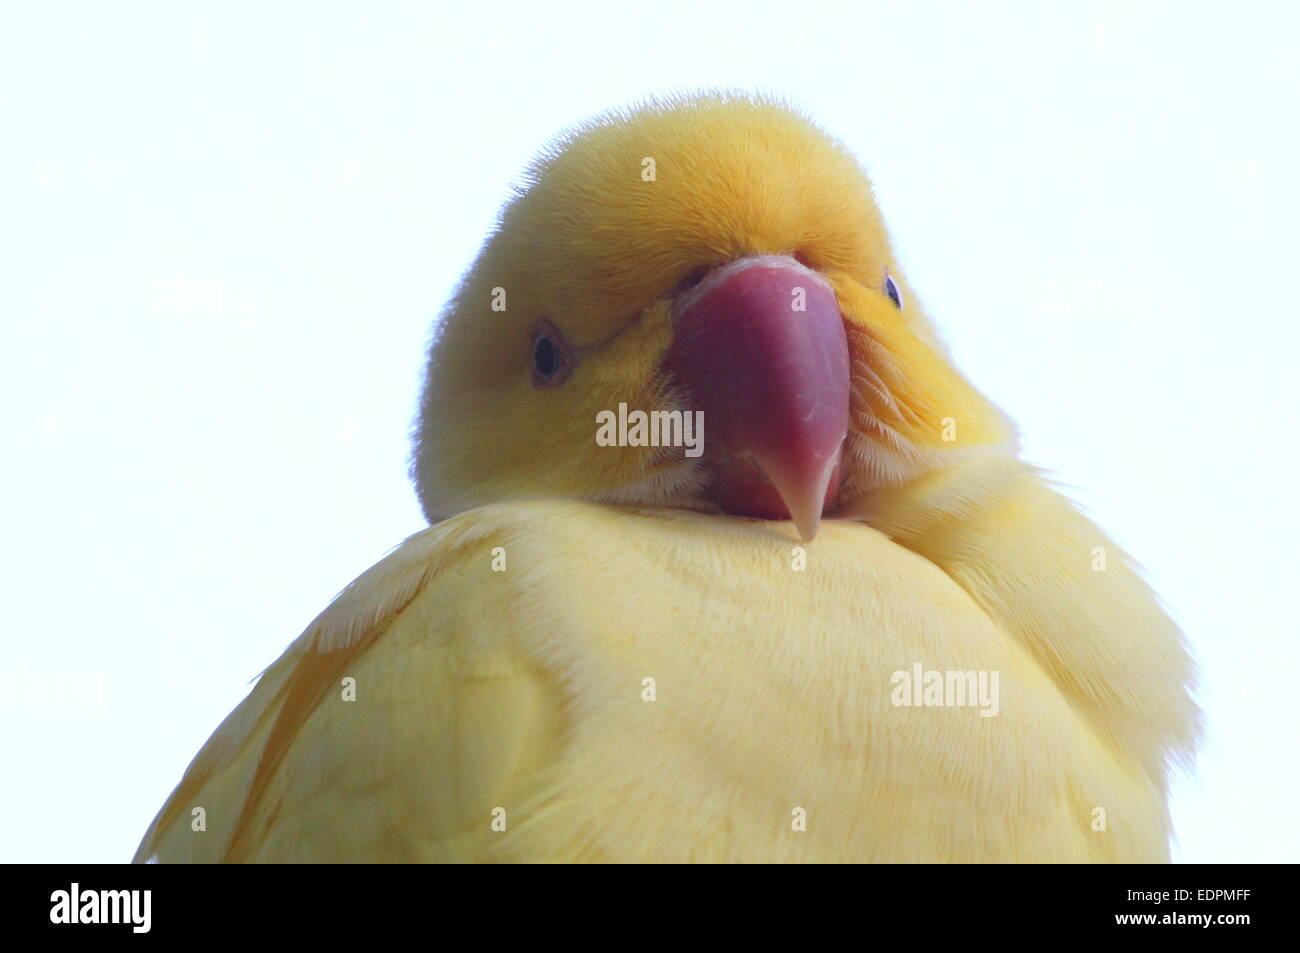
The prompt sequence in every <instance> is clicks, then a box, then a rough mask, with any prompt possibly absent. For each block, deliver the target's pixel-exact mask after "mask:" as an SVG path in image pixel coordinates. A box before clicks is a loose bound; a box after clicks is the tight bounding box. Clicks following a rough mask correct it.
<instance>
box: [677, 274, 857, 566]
mask: <svg viewBox="0 0 1300 953" xmlns="http://www.w3.org/2000/svg"><path fill="white" fill-rule="evenodd" d="M668 368H669V370H670V371H671V372H672V373H673V375H674V377H675V378H676V380H677V382H678V384H679V385H681V386H682V387H683V388H684V389H685V391H686V396H687V399H688V401H689V406H690V409H692V410H698V411H703V413H704V452H703V460H704V464H705V466H706V467H707V469H708V471H709V474H710V477H711V482H710V485H709V488H708V491H707V493H708V496H709V499H710V500H712V502H714V503H716V504H717V505H718V506H719V507H720V508H721V509H722V510H723V511H724V512H727V513H731V514H734V515H737V516H751V517H758V518H760V519H774V520H781V519H792V520H794V524H795V527H796V529H797V530H798V531H799V535H800V536H801V537H802V538H803V539H804V540H811V539H812V538H813V537H814V536H816V535H817V528H818V525H819V523H820V521H821V517H822V512H823V510H824V509H825V508H826V507H827V506H828V505H829V504H830V502H831V501H832V500H833V499H834V497H835V493H836V492H837V491H838V489H839V478H840V463H841V458H842V455H843V448H844V438H845V436H846V435H847V434H848V426H849V347H848V339H847V337H846V335H845V333H844V319H843V317H842V315H841V314H840V309H839V304H838V303H837V302H836V300H835V293H834V291H833V290H832V289H831V288H830V286H829V285H828V284H827V283H826V280H825V279H824V278H822V277H821V276H820V275H818V274H817V273H816V272H814V271H812V270H810V269H808V268H805V267H804V266H803V265H801V264H800V263H799V262H797V261H795V260H794V259H793V258H788V257H786V256H777V255H766V256H762V257H757V258H742V259H739V260H737V261H733V262H731V263H730V264H727V265H724V266H722V267H720V268H718V269H716V270H715V271H713V272H712V273H710V274H709V275H708V276H707V277H706V278H705V279H704V280H703V281H702V282H701V283H700V284H699V285H697V286H696V287H695V288H693V289H691V290H690V291H687V292H685V293H684V294H683V295H682V297H681V298H680V299H679V300H678V302H677V309H676V313H675V329H674V336H673V343H672V346H671V347H670V348H669V352H668Z"/></svg>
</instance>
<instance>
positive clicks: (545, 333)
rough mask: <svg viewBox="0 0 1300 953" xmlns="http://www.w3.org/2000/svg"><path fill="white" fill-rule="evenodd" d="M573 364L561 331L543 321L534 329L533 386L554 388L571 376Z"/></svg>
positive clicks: (548, 322)
mask: <svg viewBox="0 0 1300 953" xmlns="http://www.w3.org/2000/svg"><path fill="white" fill-rule="evenodd" d="M572 366H573V362H572V361H571V360H570V358H569V348H568V345H567V344H565V342H564V335H562V334H561V333H560V329H559V328H557V327H556V326H555V325H553V324H552V323H551V322H550V321H547V320H545V319H542V320H541V321H538V322H537V327H536V328H534V329H533V385H534V386H536V387H539V388H540V387H554V386H556V385H557V384H560V383H563V381H564V379H565V378H566V377H568V376H569V371H570V370H571V369H572Z"/></svg>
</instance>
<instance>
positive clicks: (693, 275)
mask: <svg viewBox="0 0 1300 953" xmlns="http://www.w3.org/2000/svg"><path fill="white" fill-rule="evenodd" d="M712 270H713V266H712V265H700V266H699V267H698V268H692V269H691V270H690V271H688V272H687V273H686V274H685V275H683V276H682V280H681V281H679V282H677V287H676V288H674V289H673V294H674V295H680V294H683V293H684V292H687V291H690V290H691V289H692V288H694V287H695V286H696V285H698V284H699V283H700V282H701V281H703V280H704V278H705V276H706V275H708V273H709V272H710V271H712Z"/></svg>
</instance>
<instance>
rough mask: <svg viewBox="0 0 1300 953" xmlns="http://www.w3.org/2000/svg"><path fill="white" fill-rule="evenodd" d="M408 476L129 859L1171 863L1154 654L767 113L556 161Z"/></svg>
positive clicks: (808, 148) (1186, 716) (862, 203)
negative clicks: (369, 544)
mask: <svg viewBox="0 0 1300 953" xmlns="http://www.w3.org/2000/svg"><path fill="white" fill-rule="evenodd" d="M412 473H413V476H414V479H415V483H416V486H417V490H418V493H419V497H420V501H421V504H422V506H423V509H424V512H425V514H426V515H427V517H428V519H429V521H430V523H431V524H432V525H431V526H430V527H429V528H426V529H424V530H422V531H421V532H418V533H416V534H415V535H414V536H412V537H410V538H409V539H408V540H406V542H404V543H402V544H401V545H400V546H399V547H398V548H397V549H396V550H394V551H393V552H392V553H391V554H390V555H388V556H387V557H386V558H385V559H383V560H382V561H381V562H380V563H378V564H377V565H376V566H374V567H373V568H371V569H370V570H369V571H368V572H366V573H365V574H364V575H362V576H361V577H360V578H359V579H357V580H356V581H355V582H353V583H352V584H351V585H350V586H348V587H347V588H346V589H345V590H344V591H343V592H342V593H341V594H340V595H339V596H338V598H337V599H336V600H335V601H334V602H333V603H332V604H331V605H330V606H329V607H328V608H327V609H325V611H324V612H323V613H321V615H320V616H319V617H318V618H317V619H316V620H315V621H314V622H313V623H312V624H311V625H310V626H309V627H308V628H307V630H306V632H304V633H303V634H302V636H301V637H300V638H299V639H298V640H297V641H295V642H294V643H293V644H292V645H290V646H289V648H288V650H287V651H286V652H285V653H284V654H283V655H282V656H281V657H280V658H279V660H277V661H276V662H275V663H274V664H272V665H271V666H270V667H269V668H268V669H267V670H266V671H265V672H264V673H263V674H262V676H261V678H260V680H259V681H258V682H257V684H256V686H255V687H254V688H253V690H252V691H251V693H250V694H249V696H248V698H247V699H246V700H245V701H244V702H243V703H242V704H240V705H239V707H238V708H236V709H235V711H234V712H232V713H231V714H230V715H229V716H228V717H227V718H226V720H225V721H224V722H223V723H222V725H221V726H220V727H219V728H218V729H217V730H216V732H215V734H213V736H212V738H211V739H210V740H209V741H208V742H207V744H206V745H205V746H204V747H203V748H202V750H201V751H200V752H199V753H198V755H197V756H196V757H195V758H194V760H193V762H192V763H191V764H190V766H189V768H188V770H187V771H186V773H185V775H184V777H183V778H182V780H181V782H180V784H179V785H178V786H177V788H176V790H175V791H174V792H173V794H172V795H171V797H170V799H169V800H168V801H167V802H166V804H165V805H164V806H163V808H162V809H161V811H160V812H159V814H158V816H157V817H156V819H155V820H154V822H153V824H152V826H151V827H150V828H149V830H148V831H147V832H146V834H145V836H144V839H143V842H142V843H141V845H140V848H139V851H138V852H137V855H136V860H137V861H158V862H177V861H200V862H203V861H232V862H245V861H272V862H275V861H399V862H403V861H471V862H473V861H540V862H565V861H595V862H623V861H630V862H648V861H665V862H682V861H701V862H731V861H766V862H779V861H810V862H867V861H870V862H912V861H925V862H992V861H1012V862H1016V861H1066V862H1073V861H1100V862H1128V861H1141V862H1147V861H1164V860H1167V859H1168V856H1169V847H1168V844H1169V837H1170V833H1171V832H1170V822H1169V815H1168V810H1167V805H1166V798H1167V793H1166V789H1167V782H1168V778H1169V774H1170V772H1171V771H1172V770H1173V769H1175V768H1176V767H1177V766H1179V765H1180V764H1186V763H1188V762H1189V761H1190V758H1191V756H1192V754H1193V751H1194V747H1195V742H1196V739H1197V735H1198V712H1197V710H1196V707H1195V705H1194V703H1193V701H1192V699H1191V696H1190V689H1189V686H1190V682H1191V680H1192V675H1193V670H1192V663H1191V660H1190V658H1189V655H1188V652H1187V651H1186V648H1185V646H1184V644H1183V640H1182V637H1181V635H1180V633H1179V631H1178V629H1177V628H1176V626H1175V625H1174V624H1173V623H1172V622H1171V621H1170V619H1169V618H1168V617H1167V616H1166V614H1165V613H1164V612H1163V611H1162V609H1161V608H1160V605H1159V603H1158V601H1157V599H1156V597H1155V595H1154V594H1153V593H1152V592H1151V591H1150V589H1149V588H1148V587H1147V585H1146V584H1145V583H1144V582H1143V581H1142V579H1141V578H1140V576H1139V574H1138V572H1137V570H1136V569H1135V567H1134V565H1133V563H1132V562H1131V561H1130V559H1129V558H1128V557H1127V556H1126V555H1125V554H1124V553H1123V552H1121V551H1120V550H1119V549H1118V548H1117V547H1116V546H1115V545H1114V544H1113V543H1112V542H1110V541H1109V540H1108V539H1107V538H1106V537H1105V536H1104V535H1103V534H1102V533H1101V531H1100V530H1099V529H1098V528H1097V527H1096V526H1094V525H1093V524H1092V523H1091V522H1089V521H1088V520H1087V519H1085V518H1084V517H1083V516H1081V515H1080V514H1079V512H1078V511H1077V510H1076V509H1075V508H1074V507H1073V506H1072V505H1071V503H1070V502H1069V501H1067V500H1066V499H1065V498H1064V497H1062V496H1061V495H1059V494H1058V493H1057V492H1056V491H1055V490H1054V489H1053V488H1052V487H1051V486H1050V485H1049V483H1048V482H1047V480H1046V479H1045V478H1044V477H1043V475H1042V474H1041V473H1040V472H1039V471H1037V470H1035V469H1034V468H1033V467H1032V466H1030V465H1028V464H1026V463H1024V462H1021V461H1020V460H1019V459H1018V446H1017V437H1016V432H1015V428H1014V427H1013V425H1012V424H1011V423H1010V422H1009V421H1008V420H1007V418H1006V417H1005V416H1004V415H1003V414H1002V413H1001V412H1000V411H999V410H998V409H996V408H995V407H994V406H993V405H992V404H991V403H990V402H989V401H988V400H987V399H986V398H985V397H984V396H983V395H981V393H980V392H979V391H977V390H976V389H975V388H974V387H973V386H972V385H971V384H970V383H968V382H967V381H966V379H965V378H964V377H963V376H962V374H961V373H960V372H959V371H958V370H957V369H956V368H955V367H954V366H953V364H952V362H951V361H950V360H949V358H948V356H947V354H946V352H945V350H944V348H943V346H942V344H941V343H940V342H939V340H938V339H937V337H936V335H935V332H934V331H933V329H932V328H931V326H930V324H929V322H928V320H927V318H926V316H925V314H924V313H923V311H922V308H921V305H920V303H919V302H918V300H917V296H916V295H915V294H913V293H912V290H911V288H910V287H909V286H908V283H907V281H906V278H905V276H904V274H903V271H902V269H901V268H900V267H899V263H898V261H897V260H896V259H895V257H894V254H893V252H892V250H891V247H890V243H889V240H888V237H887V234H886V231H885V228H884V225H883V223H882V221H881V216H880V213H879V211H878V210H877V207H876V204H875V202H874V199H873V196H872V190H871V185H870V183H869V181H868V179H867V177H866V175H865V174H864V172H863V171H862V169H861V168H860V166H859V165H858V163H857V162H856V160H855V159H854V157H853V156H852V155H851V154H850V153H849V152H848V151H846V149H845V148H844V147H843V146H841V145H840V144H839V143H837V142H836V141H835V140H834V139H832V138H831V137H829V136H828V135H827V134H825V133H824V132H823V131H821V130H820V129H819V128H818V127H817V126H816V125H815V124H814V123H812V122H811V121H810V120H809V119H808V118H806V117H805V116H804V115H802V114H801V113H800V112H798V111H796V110H794V109H792V108H790V107H788V106H787V105H785V104H783V103H781V102H779V101H777V100H774V99H769V98H765V97H756V96H749V95H742V94H734V93H707V94H700V95H694V96H689V97H679V98H671V99H668V100H651V101H649V102H648V103H645V104H642V105H641V106H639V107H637V108H635V109H633V110H630V111H619V112H614V113H611V114H608V115H605V116H602V117H600V118H597V119H595V120H592V121H590V122H588V123H586V124H584V125H582V126H581V127H579V128H578V129H576V130H575V131H573V132H572V133H570V134H569V135H567V136H566V137H564V138H563V139H562V140H560V141H559V142H558V143H557V144H556V145H554V146H553V147H552V148H550V149H549V150H547V151H546V152H545V153H544V154H543V155H542V156H541V157H540V158H539V159H538V160H537V161H536V163H535V164H534V165H533V167H532V168H531V170H530V172H529V174H528V178H527V183H526V187H525V188H523V189H521V190H520V191H519V192H518V194H517V195H516V196H515V197H514V198H513V199H512V200H511V201H510V202H509V203H508V204H507V206H506V208H505V209H504V210H503V212H502V215H501V217H500V221H499V226H498V227H497V228H496V230H495V231H494V233H493V234H492V235H491V237H490V238H489V239H488V241H487V242H486V244H485V245H484V247H483V249H482V251H481V253H480V254H479V256H478V258H477V260H476V261H475V263H474V264H473V266H472V267H471V268H470V270H469V271H468V273H467V275H466V277H465V279H464V281H463V282H462V284H461V286H460V287H459V289H458V290H457V292H456V294H455V296H454V298H453V300H452V302H451V304H450V306H449V308H448V309H447V312H446V313H445V315H444V316H443V319H442V321H441V323H440V326H439V328H438V332H437V334H436V337H435V340H434V343H433V345H432V347H431V351H430V356H429V365H428V372H427V378H426V384H425V392H424V395H423V399H422V402H421V408H420V416H419V422H418V427H417V432H416V442H415V451H414V462H413V466H412Z"/></svg>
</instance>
